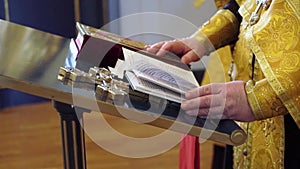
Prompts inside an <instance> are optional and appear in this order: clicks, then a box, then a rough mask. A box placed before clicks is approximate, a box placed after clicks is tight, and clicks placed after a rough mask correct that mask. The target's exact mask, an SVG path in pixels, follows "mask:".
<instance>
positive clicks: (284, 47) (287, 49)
mask: <svg viewBox="0 0 300 169" xmlns="http://www.w3.org/2000/svg"><path fill="white" fill-rule="evenodd" d="M238 3H239V5H240V9H239V13H240V14H241V16H242V17H243V20H242V23H241V24H240V25H238V23H237V20H236V18H235V16H234V15H233V14H232V13H231V12H230V11H228V10H220V11H219V12H218V13H217V14H216V15H214V16H213V17H212V18H211V19H210V21H209V22H207V23H206V24H204V25H203V27H202V28H201V29H199V31H198V32H196V33H195V34H194V35H193V36H194V37H195V38H197V39H198V40H199V41H201V42H207V39H208V40H209V41H210V42H211V43H212V46H213V47H215V48H219V47H221V46H224V45H226V44H228V43H230V42H232V41H234V39H236V37H237V36H238V40H237V41H236V43H235V45H234V48H233V52H232V57H233V62H234V63H235V65H236V70H237V76H236V77H235V78H234V79H236V80H243V81H245V82H247V84H246V86H245V89H246V92H247V97H248V102H249V104H250V106H251V108H252V111H253V113H254V115H255V117H256V119H257V120H258V121H255V122H251V123H240V125H241V126H242V127H243V128H244V129H245V131H246V132H247V133H248V139H247V141H246V143H245V144H243V145H241V146H238V147H235V148H234V168H243V169H244V168H245V169H248V168H249V169H256V168H257V169H261V168H268V169H272V168H284V120H283V115H285V114H287V113H289V114H290V115H291V116H292V117H293V119H294V121H295V122H296V124H297V125H298V127H300V112H299V111H300V39H299V38H300V27H299V25H300V17H299V11H300V1H299V0H271V4H270V6H268V7H267V8H260V10H259V13H258V14H259V15H258V16H259V19H258V21H257V22H255V23H250V20H251V19H253V18H251V14H252V12H255V10H256V9H257V8H258V7H257V6H258V5H257V4H256V3H255V0H246V1H244V2H238ZM239 26H240V27H239ZM238 27H239V28H238ZM205 36H206V37H205ZM207 48H208V49H209V50H212V48H211V46H209V45H208V46H207ZM220 57H222V56H220Z"/></svg>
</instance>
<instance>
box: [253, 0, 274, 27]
mask: <svg viewBox="0 0 300 169" xmlns="http://www.w3.org/2000/svg"><path fill="white" fill-rule="evenodd" d="M256 4H257V7H256V8H255V10H254V12H252V14H251V17H250V20H249V24H250V26H252V25H254V24H256V23H257V22H258V20H259V18H260V14H261V10H262V9H264V10H266V9H268V8H269V6H270V4H271V0H256Z"/></svg>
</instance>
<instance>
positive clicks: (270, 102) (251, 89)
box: [245, 79, 288, 120]
mask: <svg viewBox="0 0 300 169" xmlns="http://www.w3.org/2000/svg"><path fill="white" fill-rule="evenodd" d="M245 88H246V93H247V97H248V102H249V104H250V107H251V108H252V111H253V113H254V115H255V117H256V119H257V120H262V119H267V118H270V117H275V116H279V115H284V114H287V113H288V111H287V109H286V108H285V106H284V104H283V103H282V102H281V100H280V99H279V98H278V97H277V95H276V93H275V91H274V90H273V89H272V87H271V85H270V84H269V83H268V81H267V80H266V79H263V80H261V81H258V82H257V83H256V84H255V85H254V84H253V81H248V82H247V84H246V87H245Z"/></svg>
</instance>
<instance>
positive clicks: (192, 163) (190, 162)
mask: <svg viewBox="0 0 300 169" xmlns="http://www.w3.org/2000/svg"><path fill="white" fill-rule="evenodd" d="M199 148H200V147H199V138H198V137H195V136H190V135H186V136H185V137H184V138H183V140H182V141H181V143H180V152H179V169H200V149H199Z"/></svg>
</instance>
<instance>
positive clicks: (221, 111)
mask: <svg viewBox="0 0 300 169" xmlns="http://www.w3.org/2000/svg"><path fill="white" fill-rule="evenodd" d="M185 97H186V100H185V101H184V102H183V103H182V104H181V108H182V109H183V110H185V112H186V113H187V114H190V115H195V116H200V117H207V118H222V119H233V120H237V121H243V122H251V121H254V120H255V117H254V114H253V112H252V110H251V108H250V105H249V103H248V101H247V96H246V92H245V83H244V82H243V81H233V82H228V83H212V84H208V85H204V86H200V87H198V88H195V89H192V90H190V91H188V92H187V93H186V94H185Z"/></svg>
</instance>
